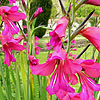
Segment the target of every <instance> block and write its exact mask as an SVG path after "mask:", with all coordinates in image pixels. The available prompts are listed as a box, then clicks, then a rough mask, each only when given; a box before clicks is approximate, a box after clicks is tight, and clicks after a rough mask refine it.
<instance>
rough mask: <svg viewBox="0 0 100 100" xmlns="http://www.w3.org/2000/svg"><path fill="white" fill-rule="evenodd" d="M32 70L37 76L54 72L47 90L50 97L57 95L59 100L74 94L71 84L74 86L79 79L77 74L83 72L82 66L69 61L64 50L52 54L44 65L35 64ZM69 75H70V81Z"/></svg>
mask: <svg viewBox="0 0 100 100" xmlns="http://www.w3.org/2000/svg"><path fill="white" fill-rule="evenodd" d="M30 68H31V70H32V73H33V74H35V75H42V76H47V75H50V74H51V73H53V72H54V74H53V75H52V77H51V82H50V84H49V85H48V86H47V88H46V90H47V91H48V92H49V95H52V94H56V96H57V97H58V98H59V99H62V98H64V97H65V96H66V94H67V93H68V92H69V93H68V94H71V93H74V89H73V88H72V87H71V86H70V85H69V82H70V83H71V84H72V85H74V84H76V83H77V82H78V79H77V77H76V75H75V74H76V73H79V72H80V71H81V70H82V67H81V66H80V64H77V63H76V62H75V61H73V60H71V59H68V57H67V53H66V51H65V50H64V49H60V51H57V52H56V51H55V52H54V53H52V54H51V55H50V57H49V59H48V60H47V61H46V62H45V63H44V64H37V65H34V64H33V65H31V66H30ZM55 68H56V69H55ZM54 70H55V71H54ZM68 74H70V80H69V77H68ZM73 80H74V81H73ZM70 96H71V97H73V98H74V96H75V95H72V94H71V95H70ZM70 96H68V97H70ZM66 98H67V96H66ZM62 100H63V99H62Z"/></svg>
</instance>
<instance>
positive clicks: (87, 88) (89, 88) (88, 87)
mask: <svg viewBox="0 0 100 100" xmlns="http://www.w3.org/2000/svg"><path fill="white" fill-rule="evenodd" d="M78 75H79V78H80V82H81V93H80V98H81V100H95V99H94V95H93V94H94V91H100V84H96V83H95V81H94V80H92V79H91V78H89V77H88V76H86V75H85V74H84V73H83V72H80V73H78Z"/></svg>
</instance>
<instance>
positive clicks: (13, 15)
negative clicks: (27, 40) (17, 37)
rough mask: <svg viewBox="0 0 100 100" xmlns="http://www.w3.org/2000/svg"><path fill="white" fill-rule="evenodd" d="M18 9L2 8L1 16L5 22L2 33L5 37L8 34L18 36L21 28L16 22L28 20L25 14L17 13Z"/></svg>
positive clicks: (14, 7)
mask: <svg viewBox="0 0 100 100" xmlns="http://www.w3.org/2000/svg"><path fill="white" fill-rule="evenodd" d="M17 11H18V7H17V6H13V7H8V6H1V7H0V16H1V18H2V19H1V20H2V21H4V24H5V27H4V30H3V32H2V34H3V35H5V34H7V33H8V32H9V33H11V34H17V33H18V32H19V28H18V27H17V26H16V25H15V23H14V22H18V21H20V20H22V19H25V18H26V15H25V14H24V13H20V12H17Z"/></svg>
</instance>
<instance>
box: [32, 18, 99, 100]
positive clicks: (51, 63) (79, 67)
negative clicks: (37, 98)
mask: <svg viewBox="0 0 100 100" xmlns="http://www.w3.org/2000/svg"><path fill="white" fill-rule="evenodd" d="M67 25H68V19H67V18H66V17H62V18H61V19H60V20H59V21H58V23H57V26H56V28H55V29H54V30H53V31H52V32H50V36H51V40H50V44H51V45H52V47H53V49H54V52H53V53H52V54H50V55H49V58H48V60H47V61H46V62H45V63H43V64H39V62H38V61H39V60H38V59H36V58H35V57H34V56H31V57H30V59H31V60H30V68H31V70H32V74H34V75H42V76H48V75H51V74H52V73H53V75H52V77H51V82H50V84H49V85H48V86H47V88H46V90H47V91H48V93H49V95H53V94H56V96H57V97H58V98H59V99H60V100H94V95H93V94H94V91H100V84H96V83H95V81H94V80H93V79H92V78H97V77H99V76H100V63H97V62H95V61H94V60H83V59H76V60H73V59H69V58H68V54H67V53H66V51H65V50H64V49H63V44H62V38H63V37H65V30H66V28H67ZM78 34H80V35H82V36H84V37H86V38H87V39H88V40H89V41H90V42H91V43H92V44H93V45H94V46H95V47H96V48H97V50H98V51H100V43H99V41H100V39H99V35H100V28H97V27H88V28H86V29H83V30H81V31H80V32H79V33H78ZM72 44H75V40H73V41H72ZM78 77H79V80H78ZM91 77H92V78H91ZM78 82H80V83H81V92H80V93H75V89H74V88H72V87H71V86H70V84H71V85H75V84H77V83H78ZM69 83H70V84H69Z"/></svg>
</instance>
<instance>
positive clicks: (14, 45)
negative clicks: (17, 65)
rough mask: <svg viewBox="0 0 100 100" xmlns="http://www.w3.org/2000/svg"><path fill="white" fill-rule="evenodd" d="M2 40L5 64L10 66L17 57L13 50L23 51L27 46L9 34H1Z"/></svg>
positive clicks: (0, 38)
mask: <svg viewBox="0 0 100 100" xmlns="http://www.w3.org/2000/svg"><path fill="white" fill-rule="evenodd" d="M0 40H1V43H2V50H3V51H4V53H5V60H4V64H7V65H8V66H10V63H11V61H12V62H15V61H16V59H15V58H14V56H13V54H12V50H16V51H22V50H24V49H25V48H24V47H23V46H22V45H20V44H18V41H17V40H15V39H14V38H13V37H10V36H9V35H6V36H5V35H4V36H3V35H0Z"/></svg>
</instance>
